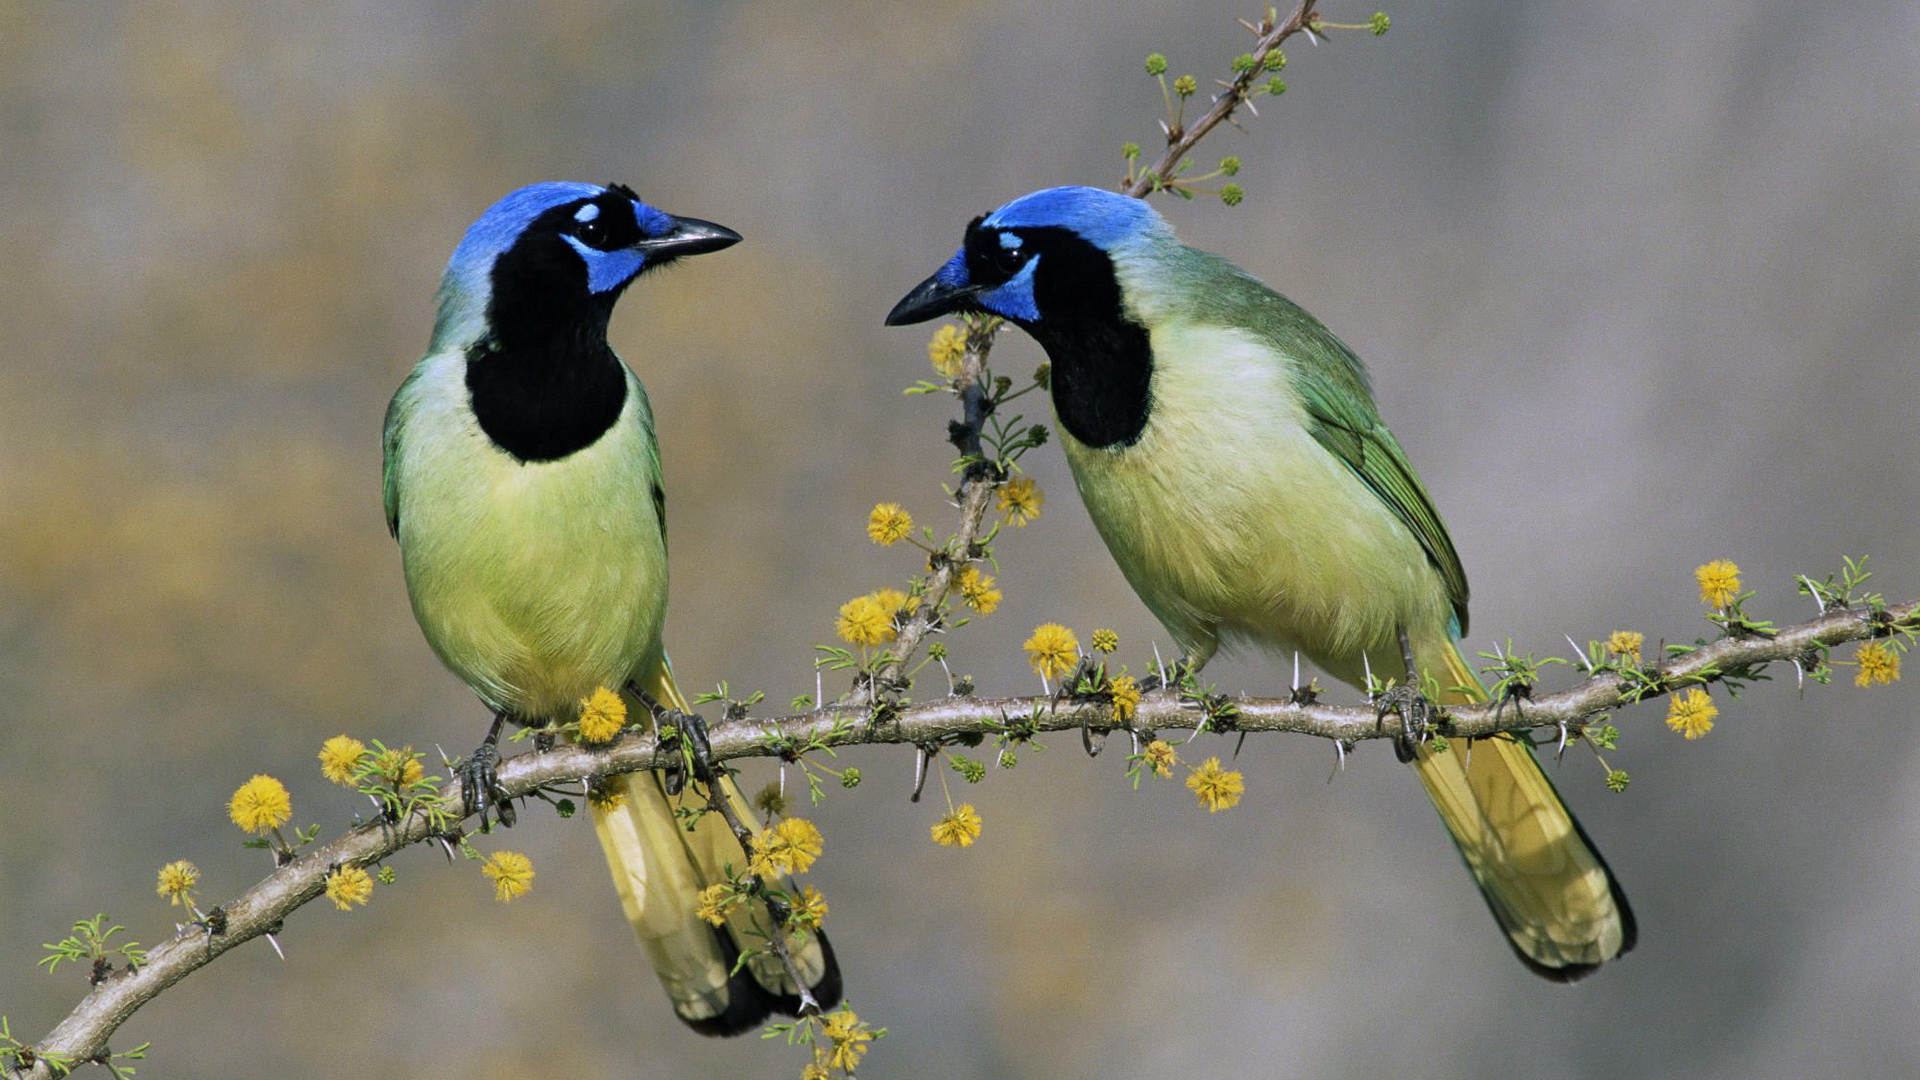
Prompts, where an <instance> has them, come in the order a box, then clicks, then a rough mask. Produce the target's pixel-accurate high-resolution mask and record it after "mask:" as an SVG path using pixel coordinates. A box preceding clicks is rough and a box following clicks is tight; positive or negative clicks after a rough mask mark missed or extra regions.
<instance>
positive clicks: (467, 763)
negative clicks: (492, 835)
mask: <svg viewBox="0 0 1920 1080" xmlns="http://www.w3.org/2000/svg"><path fill="white" fill-rule="evenodd" d="M457 772H458V774H459V777H460V797H461V801H462V803H463V804H464V805H465V807H466V812H467V813H469V814H478V815H479V816H480V831H481V832H483V833H484V832H492V831H493V827H492V826H491V825H490V824H489V823H488V815H489V814H491V815H492V816H493V817H495V818H497V819H498V820H499V822H500V824H501V825H503V826H505V827H506V828H509V829H511V828H513V823H514V819H515V817H516V814H515V812H514V809H513V801H512V800H511V799H509V798H507V793H506V792H505V791H504V790H502V789H501V787H500V750H499V748H498V747H497V746H496V745H495V742H494V740H493V739H488V740H487V741H486V742H483V743H481V744H480V746H479V747H478V748H477V749H475V750H474V752H473V753H471V754H468V755H467V756H466V757H464V758H462V759H460V763H459V765H458V766H457Z"/></svg>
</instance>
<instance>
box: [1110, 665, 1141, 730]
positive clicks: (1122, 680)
mask: <svg viewBox="0 0 1920 1080" xmlns="http://www.w3.org/2000/svg"><path fill="white" fill-rule="evenodd" d="M1107 693H1108V694H1111V695H1112V696H1113V718H1114V719H1115V720H1118V721H1120V722H1121V723H1123V724H1128V723H1132V722H1133V713H1134V710H1135V709H1138V708H1139V707H1140V683H1139V681H1138V680H1137V679H1135V678H1134V677H1133V676H1131V675H1115V676H1114V677H1113V681H1112V682H1110V683H1108V684H1107Z"/></svg>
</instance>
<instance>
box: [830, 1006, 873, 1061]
mask: <svg viewBox="0 0 1920 1080" xmlns="http://www.w3.org/2000/svg"><path fill="white" fill-rule="evenodd" d="M820 1032H821V1034H823V1035H825V1036H826V1037H827V1038H828V1039H829V1040H831V1041H832V1043H833V1049H832V1050H831V1051H829V1052H828V1055H827V1064H828V1065H830V1066H832V1067H833V1068H836V1069H839V1070H841V1071H843V1072H848V1073H851V1072H852V1071H853V1070H854V1069H856V1068H858V1067H859V1065H860V1058H861V1057H862V1056H864V1055H865V1054H866V1052H867V1044H868V1043H870V1042H872V1041H873V1032H872V1031H871V1030H869V1029H868V1028H867V1025H865V1024H863V1023H861V1022H860V1017H859V1016H858V1015H857V1014H856V1013H855V1012H854V1011H853V1010H852V1009H846V1008H843V1009H841V1010H840V1011H839V1012H836V1013H828V1014H827V1017H826V1019H825V1020H823V1021H822V1022H821V1024H820Z"/></svg>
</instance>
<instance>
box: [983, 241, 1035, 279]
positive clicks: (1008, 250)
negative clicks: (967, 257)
mask: <svg viewBox="0 0 1920 1080" xmlns="http://www.w3.org/2000/svg"><path fill="white" fill-rule="evenodd" d="M991 252H992V254H991V257H992V259H993V268H994V269H995V270H997V271H999V272H1000V273H1002V274H1005V275H1007V276H1008V277H1012V276H1013V275H1014V274H1015V273H1018V272H1019V270H1020V268H1021V267H1022V266H1025V265H1026V263H1027V253H1026V252H1024V251H1022V250H1020V248H1019V247H1017V246H1016V247H1003V246H996V247H994V248H992V249H991Z"/></svg>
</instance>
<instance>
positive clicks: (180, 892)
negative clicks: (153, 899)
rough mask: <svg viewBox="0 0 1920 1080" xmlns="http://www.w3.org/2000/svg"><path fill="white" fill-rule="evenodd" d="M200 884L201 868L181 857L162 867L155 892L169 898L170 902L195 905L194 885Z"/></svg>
mask: <svg viewBox="0 0 1920 1080" xmlns="http://www.w3.org/2000/svg"><path fill="white" fill-rule="evenodd" d="M198 884H200V868H199V867H197V866H195V865H193V864H192V863H190V862H188V861H186V860H185V859H180V860H178V861H176V862H170V863H168V864H167V865H165V866H163V867H161V868H160V884H159V885H158V886H157V887H155V889H154V892H156V893H159V894H160V895H161V896H164V897H166V898H167V902H168V903H169V904H178V905H180V906H181V907H187V908H190V907H192V906H193V887H194V886H195V885H198Z"/></svg>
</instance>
